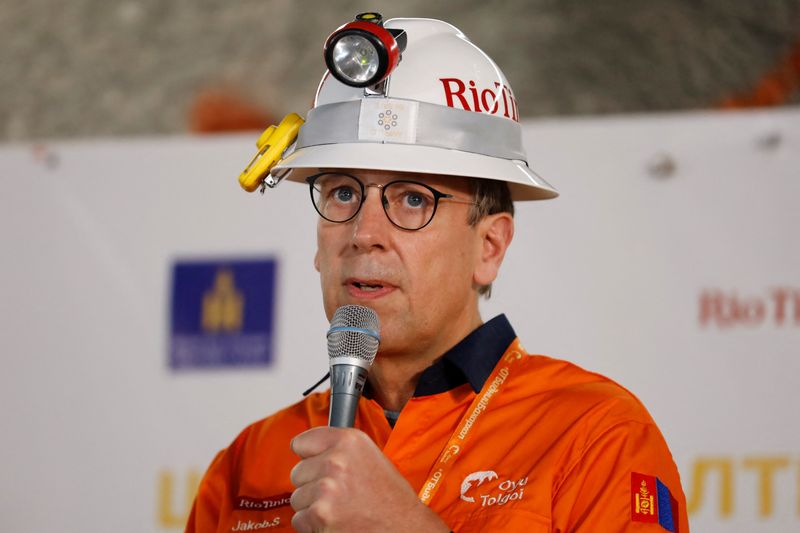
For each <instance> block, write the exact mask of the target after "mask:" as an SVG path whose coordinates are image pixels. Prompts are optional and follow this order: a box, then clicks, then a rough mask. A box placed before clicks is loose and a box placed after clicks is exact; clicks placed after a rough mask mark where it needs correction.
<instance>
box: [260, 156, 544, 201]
mask: <svg viewBox="0 0 800 533" xmlns="http://www.w3.org/2000/svg"><path fill="white" fill-rule="evenodd" d="M285 169H292V172H291V173H290V174H289V176H288V177H287V179H288V180H289V181H303V180H304V179H305V178H306V177H307V176H309V175H311V174H314V173H315V172H318V171H319V169H364V170H388V171H395V172H412V173H419V174H439V175H443V176H463V177H467V178H485V179H492V180H498V181H504V182H506V183H508V186H509V189H510V190H511V197H512V199H513V200H514V201H524V200H546V199H548V198H555V197H556V196H558V191H556V190H555V189H554V188H553V187H552V186H551V185H550V184H549V183H547V182H546V181H545V180H544V179H542V178H541V177H540V176H539V175H537V174H536V173H535V172H533V171H532V170H531V169H530V168H529V167H528V165H527V164H526V163H525V162H524V161H517V160H509V159H502V158H498V157H490V156H486V155H483V154H475V153H471V152H462V151H459V150H450V149H446V148H438V147H432V146H420V145H410V144H390V143H385V144H381V143H339V144H324V145H315V146H306V147H304V148H300V149H298V150H296V151H295V152H293V153H292V154H290V155H289V156H287V157H286V158H285V159H282V160H281V161H280V162H279V163H278V164H277V165H276V166H275V168H274V169H273V172H276V171H281V170H285Z"/></svg>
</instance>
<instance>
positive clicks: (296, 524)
mask: <svg viewBox="0 0 800 533" xmlns="http://www.w3.org/2000/svg"><path fill="white" fill-rule="evenodd" d="M292 529H294V530H295V531H297V533H314V532H315V531H321V528H315V527H314V524H313V523H312V519H311V513H309V512H308V511H298V512H296V513H294V515H293V516H292Z"/></svg>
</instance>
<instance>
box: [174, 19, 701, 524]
mask: <svg viewBox="0 0 800 533" xmlns="http://www.w3.org/2000/svg"><path fill="white" fill-rule="evenodd" d="M357 22H358V23H359V24H356V25H355V26H351V27H347V26H346V27H344V28H345V29H344V30H341V29H340V32H341V31H345V34H342V33H335V34H334V35H332V36H331V38H329V41H328V43H327V46H328V48H334V49H335V53H333V54H331V55H329V64H328V66H329V69H330V70H331V72H332V73H333V74H334V76H329V75H326V76H325V77H324V78H323V82H322V84H321V85H320V89H319V91H318V94H317V98H316V101H315V107H314V109H313V110H312V111H310V112H309V114H308V121H307V122H306V123H305V124H304V125H303V126H302V128H301V129H300V135H299V137H298V139H297V142H296V145H295V146H294V148H292V149H289V150H287V151H286V152H285V153H280V152H283V147H279V150H278V153H280V155H279V156H278V158H276V160H277V159H280V157H282V159H280V161H279V162H278V164H277V165H275V166H274V168H272V174H273V176H278V177H283V176H284V175H285V172H286V170H288V169H291V170H292V173H291V174H290V175H289V176H288V179H290V180H296V181H306V182H307V183H308V186H309V188H310V191H311V197H312V202H313V205H314V208H315V209H316V210H317V212H318V213H319V215H320V218H319V224H318V228H317V253H316V256H315V258H314V264H315V267H316V268H317V270H318V271H319V273H320V280H321V285H322V295H323V302H324V306H325V312H326V314H327V315H328V318H329V319H330V318H331V317H332V315H333V314H334V312H335V311H336V309H337V308H339V307H340V306H343V305H347V304H359V305H365V306H367V307H370V308H372V309H373V310H375V311H376V312H377V314H378V316H379V317H380V322H381V332H380V335H381V342H380V348H379V352H378V355H377V358H376V359H375V362H374V364H373V366H372V369H371V370H370V374H369V381H368V385H367V387H366V389H365V397H363V398H362V399H361V400H360V402H359V405H358V411H357V417H356V428H354V429H353V428H348V429H342V428H330V427H327V418H328V410H329V404H330V394H329V392H325V393H316V394H312V395H310V396H308V397H307V398H306V399H304V400H303V401H301V402H299V403H297V404H295V405H293V406H291V407H289V408H287V409H285V410H283V411H280V412H278V413H276V414H274V415H272V416H270V417H268V418H266V419H264V420H262V421H260V422H257V423H255V424H253V425H252V426H250V427H248V428H247V429H245V430H244V431H243V432H242V433H241V434H240V435H239V437H238V438H237V439H236V440H235V441H234V442H233V444H231V446H230V447H229V448H227V449H226V450H224V451H222V452H220V454H219V455H218V456H217V457H216V458H215V460H214V461H213V463H212V464H211V466H210V467H209V470H208V473H207V474H206V476H205V478H204V480H203V482H202V484H201V486H200V489H199V491H198V495H197V499H196V501H195V506H194V508H193V510H192V515H191V517H190V519H189V524H188V526H187V531H204V532H206V531H250V530H261V529H280V528H286V529H288V528H289V527H293V528H294V529H295V530H297V531H300V532H312V531H332V532H338V531H343V532H344V531H357V532H363V533H366V532H371V531H380V532H391V531H417V532H420V533H421V532H428V531H430V532H438V531H442V532H446V531H456V532H469V531H526V532H527V531H533V532H535V531H542V532H545V531H561V532H566V531H639V530H642V531H682V532H686V531H688V523H687V519H686V506H685V501H684V496H683V492H682V490H681V486H680V480H679V476H678V472H677V469H676V468H675V465H674V463H673V461H672V457H671V455H670V453H669V450H668V448H667V446H666V444H665V442H664V439H663V437H662V436H661V434H660V432H659V431H658V428H657V427H656V426H655V424H654V422H653V420H652V419H651V418H650V416H649V414H648V413H647V411H646V410H645V408H644V407H643V406H642V405H641V403H640V402H639V401H638V400H637V399H636V398H635V397H634V396H633V395H632V394H631V393H629V392H628V391H626V390H625V389H623V388H621V387H620V386H619V385H616V384H615V383H613V382H611V381H610V380H608V379H607V378H604V377H602V376H599V375H597V374H592V373H589V372H586V371H584V370H581V369H579V368H577V367H575V366H574V365H571V364H569V363H567V362H563V361H558V360H554V359H550V358H547V357H543V356H533V355H529V354H528V353H527V352H526V351H525V350H524V348H523V347H522V345H521V344H520V342H519V340H518V339H517V336H516V334H515V333H514V331H513V329H512V327H511V325H510V324H509V323H508V321H507V320H506V319H505V317H504V316H499V317H496V318H494V319H492V320H490V321H489V322H487V323H483V320H482V319H481V316H480V314H479V311H478V301H479V298H480V296H481V295H482V294H487V293H488V292H489V290H490V287H491V283H492V281H493V280H494V279H495V278H496V276H497V273H498V270H499V268H500V266H501V264H502V262H503V258H504V255H505V252H506V250H507V248H508V246H509V245H510V243H511V240H512V237H513V234H514V222H513V211H514V206H513V203H512V199H514V200H530V199H544V198H551V197H554V196H555V195H556V193H555V191H554V190H553V189H552V188H551V187H550V186H549V185H548V184H547V183H545V182H544V181H543V180H542V179H541V178H539V177H538V176H536V175H535V174H534V173H533V172H532V171H530V169H529V168H528V165H527V163H526V161H525V155H524V151H523V150H522V145H521V136H520V129H519V124H518V123H517V118H518V117H517V110H516V102H515V101H514V99H513V93H512V92H511V89H510V87H509V85H508V82H507V81H506V79H505V78H504V76H503V75H502V73H501V72H500V70H499V69H498V68H497V66H496V65H495V64H494V63H493V62H492V61H491V59H489V58H488V57H487V56H486V55H485V54H484V53H483V52H481V51H480V50H479V49H478V48H477V47H475V46H474V45H473V44H472V43H470V42H469V41H468V40H467V39H466V37H464V36H463V34H461V33H460V32H459V31H458V30H457V29H455V28H453V27H452V26H450V25H448V24H445V23H443V22H440V21H434V20H424V19H395V20H392V21H388V22H387V23H386V25H385V26H383V25H382V24H381V21H380V18H379V17H377V16H376V15H374V14H367V16H362V17H360V20H358V21H357ZM365 24H366V25H365ZM369 24H372V25H374V26H375V28H374V35H373V36H369V35H368V36H367V37H368V39H367V40H371V42H376V43H378V44H377V46H378V47H380V46H381V43H384V44H386V43H388V44H386V46H387V50H388V53H385V54H383V57H389V58H390V60H391V54H392V50H393V48H392V47H393V46H395V45H397V47H398V48H404V50H402V62H400V63H399V65H398V64H397V63H398V62H399V58H398V59H397V61H394V66H395V67H396V68H394V70H392V69H391V68H387V69H386V70H387V73H386V74H385V76H384V79H383V80H380V79H379V80H377V81H375V80H370V82H369V84H368V85H364V84H361V86H358V85H354V83H351V82H350V81H348V78H347V76H346V72H345V73H344V74H343V72H342V70H344V71H346V70H347V68H348V67H347V64H345V65H344V66H342V65H337V64H336V63H335V61H332V60H331V59H330V58H331V57H340V58H342V57H344V61H347V57H346V56H347V52H348V48H347V46H351V45H352V46H351V48H350V49H349V51H350V52H352V54H353V55H355V56H356V57H357V59H359V60H358V61H357V62H356V63H357V66H358V68H359V69H360V68H362V66H364V65H367V67H364V68H365V69H367V70H365V72H369V71H368V60H369V58H370V57H380V56H381V54H380V53H372V56H370V53H371V51H370V50H369V49H367V48H365V46H366V45H365V44H364V43H359V42H358V41H357V37H358V36H363V35H362V34H363V32H366V33H367V34H369V33H370V32H373V28H372V26H369ZM350 30H357V31H354V32H352V33H347V32H348V31H350ZM387 30H388V32H389V33H390V35H391V37H392V38H396V40H397V41H399V44H398V43H395V44H392V41H390V40H389V38H388V37H387V36H386V32H387ZM401 30H403V31H404V33H405V36H404V35H403V33H402V32H401ZM348 36H349V40H347V39H344V37H348ZM373 37H375V38H374V39H373ZM339 41H342V42H344V43H345V44H343V45H342V46H340V47H339V48H338V49H336V46H337V45H336V44H335V43H337V42H339ZM403 41H404V42H405V46H404V47H403V46H402V45H403ZM348 43H349V44H348ZM337 53H338V56H337V55H336V54H337ZM390 66H391V65H390ZM380 68H383V67H379V68H377V71H380ZM337 69H339V70H337ZM373 70H375V69H373ZM359 75H360V71H358V72H356V73H355V74H353V78H355V79H356V82H355V83H360V82H359V81H358V76H359ZM340 79H344V82H342V81H340ZM365 87H366V88H365ZM285 130H286V128H284V129H283V130H281V129H280V128H279V130H278V131H276V132H272V134H274V135H277V134H278V133H280V132H283V131H285ZM267 135H268V136H269V135H270V134H267ZM281 135H282V133H281ZM279 137H280V136H279ZM276 138H277V137H276ZM290 141H291V139H290V140H289V141H287V142H286V144H288V142H290ZM269 142H277V141H275V138H273V137H270V140H269ZM268 144H269V143H267V142H260V143H259V146H260V148H261V149H262V153H269V152H265V150H267V145H268ZM251 167H252V168H256V167H257V165H251ZM251 167H249V168H248V170H247V171H246V172H245V176H244V177H245V181H246V180H247V178H248V176H249V174H248V172H250V171H251ZM263 178H264V176H258V181H259V182H260V180H261V179H263ZM249 188H251V189H252V188H253V187H249Z"/></svg>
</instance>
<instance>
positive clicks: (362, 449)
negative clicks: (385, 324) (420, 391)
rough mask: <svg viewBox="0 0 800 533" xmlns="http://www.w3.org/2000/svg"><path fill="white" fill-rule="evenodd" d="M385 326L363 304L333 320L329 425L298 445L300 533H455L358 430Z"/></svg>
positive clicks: (295, 501)
mask: <svg viewBox="0 0 800 533" xmlns="http://www.w3.org/2000/svg"><path fill="white" fill-rule="evenodd" d="M379 328H380V327H379V323H378V316H377V314H376V313H375V312H374V311H373V310H372V309H369V308H367V307H362V306H357V305H346V306H343V307H340V308H339V309H337V310H336V313H334V316H333V320H331V327H330V329H329V330H328V355H329V357H330V364H331V406H330V414H329V426H328V427H316V428H312V429H310V430H308V431H305V432H303V433H301V434H300V435H298V436H297V437H295V438H294V439H293V440H292V450H293V451H294V453H296V454H297V455H298V456H299V457H300V459H301V460H300V462H299V463H297V465H296V466H295V467H294V469H292V473H291V480H292V483H293V484H294V486H295V487H296V490H295V491H294V492H293V493H292V497H291V505H292V508H293V509H294V511H295V515H294V516H293V517H292V527H293V528H294V529H295V530H296V531H298V532H300V533H311V532H315V531H326V532H351V531H359V532H361V533H368V532H372V531H375V532H378V531H379V532H381V533H391V532H394V531H397V532H406V531H410V530H411V531H419V532H420V533H421V532H448V531H449V530H450V528H448V527H447V526H446V525H445V524H444V522H442V521H441V519H440V518H439V517H438V516H437V515H436V513H434V512H433V511H431V510H430V509H429V508H428V507H427V506H425V505H424V504H423V503H422V502H420V501H419V499H418V498H417V494H416V492H415V491H414V490H413V489H412V488H411V486H410V485H409V484H408V482H407V481H406V480H405V479H404V478H403V476H402V475H401V474H400V472H398V471H397V469H396V468H395V467H394V465H393V464H392V463H391V462H390V461H389V460H388V459H387V458H386V456H385V455H384V454H383V452H382V451H381V450H380V449H379V448H378V447H377V446H376V445H375V443H374V442H372V440H371V439H370V438H369V437H368V436H367V435H366V434H365V433H364V432H362V431H359V430H357V429H353V424H354V422H355V417H356V411H357V408H358V399H359V397H360V396H361V393H362V391H363V389H364V384H365V383H366V379H367V373H368V371H369V367H370V365H371V364H372V362H373V360H374V359H375V354H376V353H377V351H378V342H379V341H380V335H379Z"/></svg>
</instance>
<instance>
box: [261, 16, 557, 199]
mask: <svg viewBox="0 0 800 533" xmlns="http://www.w3.org/2000/svg"><path fill="white" fill-rule="evenodd" d="M384 27H385V28H386V29H387V30H405V33H406V36H407V37H406V38H407V43H406V48H405V50H404V51H403V53H402V60H401V62H400V63H399V65H398V66H397V67H396V68H395V69H394V70H393V71H392V72H391V74H389V76H388V78H386V82H385V86H384V87H383V92H382V94H380V93H375V92H374V91H370V90H367V89H364V88H359V87H351V86H349V85H345V84H344V83H342V82H340V81H339V80H337V79H336V78H334V77H333V76H331V75H330V72H326V73H325V75H324V76H323V78H322V81H321V82H320V85H319V89H318V90H317V95H316V99H315V101H314V108H313V109H311V110H310V111H309V112H308V115H307V117H306V122H305V124H303V125H302V127H301V128H300V133H299V135H298V137H297V142H296V144H295V145H294V147H293V148H290V149H289V150H287V152H286V153H284V154H283V155H284V157H283V158H282V159H281V160H280V161H279V162H278V163H277V164H276V165H275V166H274V168H273V169H272V173H273V174H274V175H281V174H284V173H285V171H286V170H288V169H292V172H291V173H290V174H289V175H288V176H287V179H288V180H291V181H301V180H303V179H304V178H305V177H307V176H308V175H310V174H312V173H315V172H317V171H318V169H321V168H322V169H334V168H338V169H369V170H389V171H397V172H414V173H428V174H442V175H450V176H465V177H475V178H488V179H493V180H501V181H505V182H508V184H509V188H510V189H511V195H512V198H513V199H514V200H539V199H546V198H553V197H555V196H558V193H557V192H556V191H555V189H553V187H551V186H550V185H549V184H548V183H547V182H546V181H544V180H543V179H542V178H541V177H539V176H538V175H536V174H535V173H534V172H533V171H532V170H531V169H530V168H529V167H528V162H527V156H526V154H525V150H524V148H523V146H522V130H521V127H520V124H519V111H518V109H517V103H516V99H515V98H514V93H513V91H512V90H511V86H510V85H509V83H508V81H507V80H506V77H505V76H504V75H503V73H502V72H501V71H500V69H499V68H498V67H497V65H496V64H495V63H494V61H492V60H491V58H489V56H487V55H486V54H485V53H484V52H483V51H482V50H481V49H480V48H478V47H477V46H475V45H474V44H472V43H471V42H470V41H469V40H468V39H467V38H466V36H465V35H464V34H463V33H461V32H460V31H459V30H458V29H457V28H455V27H454V26H452V25H450V24H447V23H446V22H442V21H440V20H433V19H413V18H398V19H391V20H388V21H386V23H385V24H384ZM292 150H293V151H292Z"/></svg>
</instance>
